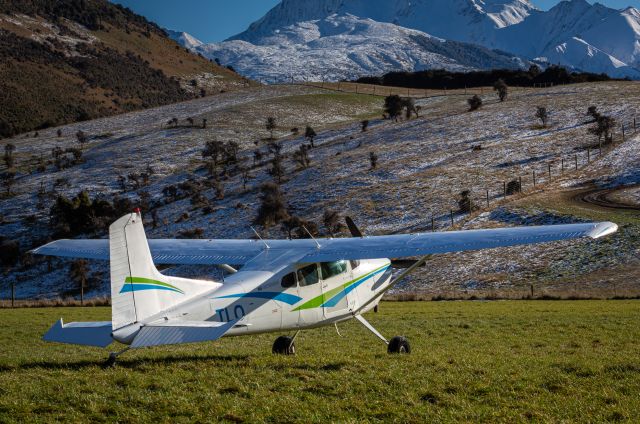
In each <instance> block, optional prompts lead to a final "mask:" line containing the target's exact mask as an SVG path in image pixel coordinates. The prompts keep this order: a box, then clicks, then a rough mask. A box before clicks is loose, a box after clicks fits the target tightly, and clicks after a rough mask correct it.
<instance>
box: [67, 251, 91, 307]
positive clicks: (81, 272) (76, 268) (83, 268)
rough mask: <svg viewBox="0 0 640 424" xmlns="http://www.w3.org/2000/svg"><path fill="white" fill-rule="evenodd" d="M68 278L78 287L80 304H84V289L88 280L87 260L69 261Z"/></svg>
mask: <svg viewBox="0 0 640 424" xmlns="http://www.w3.org/2000/svg"><path fill="white" fill-rule="evenodd" d="M69 278H71V281H73V282H74V283H76V284H77V285H78V287H79V288H80V304H81V305H84V289H85V287H86V286H87V281H88V269H87V261H85V260H84V259H78V260H75V261H73V262H71V267H70V268H69Z"/></svg>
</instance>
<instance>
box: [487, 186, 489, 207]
mask: <svg viewBox="0 0 640 424" xmlns="http://www.w3.org/2000/svg"><path fill="white" fill-rule="evenodd" d="M488 207H489V189H487V208H488Z"/></svg>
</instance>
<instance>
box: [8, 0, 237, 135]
mask: <svg viewBox="0 0 640 424" xmlns="http://www.w3.org/2000/svg"><path fill="white" fill-rule="evenodd" d="M0 58H1V60H0V103H1V104H2V108H1V109H0V137H7V136H11V135H15V134H19V133H23V132H26V131H32V130H39V129H42V128H47V127H51V126H56V125H60V124H65V123H71V122H77V121H84V120H88V119H94V118H97V117H101V116H109V115H115V114H119V113H122V112H127V111H131V110H137V109H144V108H149V107H154V106H159V105H165V104H169V103H175V102H179V101H184V100H188V99H192V98H194V97H198V96H202V95H210V94H215V93H219V92H221V91H228V90H232V89H236V88H239V87H242V86H244V85H245V84H246V82H245V80H244V79H243V78H241V77H240V76H238V75H237V74H235V73H234V72H231V71H229V70H228V69H226V68H222V67H220V66H218V65H216V64H214V63H211V62H210V61H209V60H207V59H204V58H202V57H199V56H197V55H195V54H192V53H191V52H189V51H187V50H185V49H184V48H182V47H180V46H179V45H178V44H176V43H175V42H174V41H173V40H171V39H170V38H169V37H168V36H167V35H166V33H165V32H164V31H163V30H161V29H160V28H158V27H157V26H156V25H155V24H153V23H151V22H148V21H147V20H146V19H144V18H143V17H141V16H138V15H135V14H133V13H132V12H131V11H129V10H128V9H125V8H122V7H121V6H119V5H115V4H112V3H110V2H108V1H106V0H83V1H80V0H56V1H45V0H38V1H22V0H0Z"/></svg>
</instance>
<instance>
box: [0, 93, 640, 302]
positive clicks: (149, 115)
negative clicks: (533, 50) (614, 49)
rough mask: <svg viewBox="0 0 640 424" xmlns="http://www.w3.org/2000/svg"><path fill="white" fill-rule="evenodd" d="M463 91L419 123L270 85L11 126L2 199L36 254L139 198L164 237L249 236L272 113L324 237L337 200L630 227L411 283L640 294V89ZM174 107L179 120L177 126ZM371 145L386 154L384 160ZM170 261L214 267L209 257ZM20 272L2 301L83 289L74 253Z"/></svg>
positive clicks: (295, 189)
mask: <svg viewBox="0 0 640 424" xmlns="http://www.w3.org/2000/svg"><path fill="white" fill-rule="evenodd" d="M462 93H463V92H462V91H460V92H458V94H456V92H451V93H449V94H448V95H443V94H444V93H443V92H437V93H430V94H431V95H432V96H434V94H435V96H434V97H429V98H424V99H419V100H417V104H418V105H419V106H421V109H420V112H419V114H420V116H419V117H417V118H416V117H415V116H414V117H412V119H409V120H406V119H401V120H400V121H399V122H393V121H390V120H382V119H380V118H379V117H380V116H381V113H382V110H381V109H382V105H383V103H384V98H382V97H377V96H371V95H363V94H350V93H339V92H332V91H329V90H326V89H320V88H314V87H301V86H270V87H255V88H247V89H244V90H240V91H237V92H233V93H224V94H221V95H219V96H216V97H211V98H201V99H196V100H192V101H188V102H183V103H179V104H175V105H168V106H164V107H159V108H154V109H149V110H145V111H139V112H131V113H127V114H124V115H119V116H115V117H110V118H103V119H99V120H95V121H88V122H83V123H80V124H74V125H68V126H64V127H60V128H51V129H47V130H43V131H41V132H40V135H39V139H38V143H33V141H32V139H24V138H22V137H21V138H14V139H11V140H8V141H9V142H11V143H13V144H14V145H15V146H16V150H15V152H14V158H15V162H16V169H17V170H18V174H17V175H16V178H15V184H14V185H13V186H12V187H11V192H12V194H11V195H10V196H7V195H3V197H4V198H3V199H2V200H0V214H1V215H2V218H1V219H0V221H1V222H2V224H0V237H4V238H6V239H8V240H13V241H17V242H19V243H20V249H21V252H24V251H26V250H28V249H30V248H32V247H35V246H38V245H39V244H42V243H44V242H45V241H46V240H47V239H49V238H51V237H54V235H56V234H59V235H64V236H69V235H72V236H73V235H80V234H81V233H82V232H85V236H88V237H100V236H104V234H105V232H104V228H105V225H107V224H108V223H109V221H110V219H111V216H112V215H117V214H119V213H123V212H127V211H129V210H131V209H132V208H133V207H134V206H136V205H141V206H142V207H143V210H144V217H145V223H146V224H147V231H148V232H149V236H150V238H173V237H185V238H192V237H203V238H204V237H206V238H247V237H252V234H253V233H252V231H251V229H250V225H252V224H253V221H254V219H255V217H256V213H257V211H258V207H259V205H260V186H261V185H262V184H263V183H265V182H268V181H273V180H274V176H272V175H271V174H270V172H269V171H270V169H271V168H272V165H271V157H272V155H271V154H270V153H269V150H270V149H269V147H268V145H267V144H268V143H267V141H265V138H266V137H268V136H269V132H268V131H267V130H266V128H265V121H266V119H267V117H270V116H271V117H274V118H275V120H276V123H277V128H276V130H275V131H274V136H275V137H276V138H278V139H279V141H280V143H281V144H282V154H283V155H284V159H283V167H284V175H283V177H282V181H281V189H282V192H283V194H284V199H285V201H286V203H287V205H288V210H289V213H290V214H291V215H295V216H298V217H301V218H303V219H304V220H306V221H311V222H313V223H314V224H315V225H316V226H317V227H318V229H319V233H320V234H327V230H326V229H325V227H324V224H323V216H324V213H325V210H334V211H337V212H338V213H339V214H340V215H342V216H344V215H350V216H352V217H353V218H354V219H355V220H356V221H357V222H358V223H359V224H360V225H361V226H362V227H363V228H364V229H365V230H366V232H367V233H368V234H383V233H397V232H413V231H430V230H431V225H432V221H431V219H432V217H433V219H434V225H435V228H436V229H439V230H446V229H449V228H450V226H451V224H450V220H451V216H450V212H451V211H452V210H453V212H454V216H453V218H454V221H455V225H456V227H458V228H477V227H493V226H505V225H506V226H508V225H523V224H527V225H531V224H542V223H565V222H580V221H584V220H598V221H599V220H611V221H614V222H616V223H618V224H620V226H621V230H620V232H619V233H618V234H617V235H615V236H614V237H611V238H607V239H606V240H601V241H597V242H585V241H576V242H564V243H557V244H552V245H545V246H531V247H524V248H517V249H499V250H496V251H485V252H471V253H465V254H451V255H442V256H436V257H434V258H433V259H432V261H431V263H430V266H429V268H428V269H425V270H424V271H421V272H420V273H418V274H416V276H415V278H412V279H411V280H409V281H407V282H406V284H405V285H403V286H402V287H399V288H398V292H397V293H418V294H419V295H420V296H426V297H432V296H463V297H464V296H466V297H469V296H491V295H504V296H516V297H522V296H525V295H528V294H529V293H530V290H531V287H530V285H531V284H533V285H535V293H536V295H542V294H546V295H557V296H565V297H566V296H568V295H573V294H575V295H576V296H579V295H589V296H596V297H612V296H614V295H623V294H624V295H638V294H640V287H638V286H637V281H638V280H637V278H635V277H634V275H638V274H640V272H639V270H640V268H638V265H639V264H638V259H637V258H638V237H639V235H640V225H639V224H638V220H637V215H636V214H637V208H638V202H639V201H638V185H639V184H640V175H639V174H638V172H637V170H638V169H640V156H639V154H638V152H640V148H639V146H638V144H639V143H640V138H638V137H636V136H635V134H634V131H633V130H632V127H633V118H634V115H633V113H632V112H630V111H633V110H636V109H637V108H638V107H640V90H639V89H638V87H637V86H636V85H635V84H634V83H631V82H602V83H589V84H576V85H570V86H561V87H553V88H547V89H526V90H522V89H518V90H516V89H512V90H511V94H510V96H509V98H508V99H507V101H505V102H503V103H501V102H499V101H497V98H496V96H495V94H494V93H493V92H491V91H487V90H486V89H485V91H484V94H482V98H483V100H484V103H485V105H484V106H483V107H482V108H481V109H480V110H479V111H477V112H468V107H467V104H466V100H467V98H468V96H469V95H470V94H469V95H467V96H464V95H459V94H462ZM478 94H480V92H479V91H478ZM621 99H624V101H622V100H621ZM592 104H593V105H595V106H597V107H598V110H600V112H601V113H603V114H606V115H610V116H612V117H614V118H615V119H616V120H617V126H616V135H615V140H616V144H615V145H614V146H613V147H612V148H611V149H605V150H603V153H602V154H601V155H600V152H599V151H598V148H597V146H598V144H597V137H595V136H594V135H592V134H590V133H589V132H588V129H589V128H590V127H591V126H592V124H590V123H589V120H590V118H589V117H588V116H587V115H586V108H587V106H589V105H592ZM537 106H545V107H547V109H548V111H549V113H550V117H551V118H550V121H549V123H548V126H547V127H542V126H541V125H540V121H538V120H537V119H536V118H535V116H534V115H535V111H536V107H537ZM172 118H176V120H177V124H173V123H172V124H167V123H168V122H169V121H170V120H171V121H174V120H173V119H172ZM189 118H191V119H192V120H193V124H191V123H190V120H189ZM203 119H206V120H207V125H206V128H203V127H202V120H203ZM364 119H368V120H369V121H370V123H369V128H368V130H367V131H366V132H362V130H361V124H360V121H362V120H364ZM623 123H624V124H625V128H626V138H625V140H624V142H622V140H621V133H620V128H621V127H620V125H621V124H623ZM305 125H311V126H312V127H314V129H315V130H316V132H317V134H318V136H317V137H316V139H315V145H316V147H315V148H313V149H311V150H310V151H309V158H310V161H311V163H310V166H309V167H308V168H304V167H301V166H300V164H299V163H298V162H297V161H296V160H295V155H294V153H295V152H296V151H298V150H299V149H300V146H301V145H302V144H306V143H308V141H306V140H305V139H304V137H303V136H302V134H304V128H305ZM294 128H298V130H299V131H298V132H297V133H296V132H293V131H292V129H294ZM58 129H60V131H61V133H62V136H61V137H58V135H57V131H58ZM79 130H81V131H83V132H84V133H86V134H87V138H88V142H87V143H86V144H85V145H84V147H83V151H82V155H81V159H80V160H79V161H75V160H74V159H73V157H72V156H71V153H67V154H66V156H67V157H68V159H66V160H61V159H59V158H58V159H56V157H54V156H52V151H53V152H56V151H59V150H56V149H60V150H62V151H63V152H64V151H69V152H73V149H74V148H76V149H77V148H78V147H80V146H79V144H78V142H77V140H76V137H75V134H76V132H77V131H79ZM212 140H218V141H221V142H224V143H227V144H228V143H230V142H235V143H237V155H236V160H234V161H231V162H229V161H230V159H225V161H227V165H219V166H218V168H217V171H216V172H215V174H214V175H210V173H209V172H208V171H207V162H206V161H205V160H203V157H202V152H203V149H204V148H205V143H206V141H212ZM588 149H589V150H588ZM256 152H260V154H259V156H258V155H257V154H256ZM371 152H374V153H375V154H376V155H377V157H378V161H377V166H376V168H375V169H371V165H370V154H371ZM575 160H577V163H578V168H579V169H578V170H577V171H576V170H575V169H574V166H575V165H574V161H575ZM561 164H564V169H563V168H562V167H561V166H562V165H561ZM2 166H3V165H2ZM147 166H148V167H149V168H147ZM549 167H551V172H552V176H551V178H549V174H548V172H549ZM1 170H2V169H0V171H1ZM245 171H246V172H245ZM534 171H535V173H536V177H535V179H536V185H535V186H534V184H533V178H532V173H533V172H534ZM143 174H146V177H145V176H144V175H143ZM519 177H522V185H523V188H524V191H525V193H524V194H523V195H515V196H508V197H507V198H506V199H504V198H503V184H504V183H507V182H512V181H514V180H516V181H517V179H518V178H519ZM216 180H217V181H218V182H216ZM82 190H86V192H87V193H88V200H94V199H97V200H98V201H108V202H109V204H104V203H100V202H98V203H96V204H95V205H94V206H92V207H91V208H92V209H90V210H93V213H95V214H96V215H92V214H89V215H88V218H87V220H86V221H80V222H77V223H75V224H74V225H71V226H70V228H69V227H67V228H65V226H64V225H62V226H61V225H60V224H61V223H60V222H57V221H56V219H57V218H56V216H57V215H58V214H52V212H55V209H54V208H53V207H54V205H58V206H56V207H57V208H60V207H68V206H65V205H68V203H66V201H63V202H62V203H58V199H59V196H63V198H66V199H73V198H75V197H76V196H77V195H78V194H79V193H80V192H81V191H82ZM465 190H469V191H470V198H471V199H472V201H473V203H474V204H475V205H477V206H478V207H479V208H480V209H479V210H477V211H474V213H472V214H464V213H458V212H457V211H458V208H459V203H458V202H459V200H460V193H461V192H463V191H465ZM486 190H489V193H488V194H489V202H490V204H489V205H488V206H487V204H486V195H487V193H486ZM602 190H605V191H606V190H610V191H611V190H613V191H612V192H611V193H608V194H607V193H602ZM590 193H592V194H590ZM583 197H584V198H586V199H587V200H586V201H583V200H582V199H583ZM591 198H593V199H594V200H593V201H592V200H589V199H591ZM599 199H600V200H599ZM602 199H604V200H602ZM607 199H609V200H607ZM86 201H87V199H86V198H83V197H80V198H78V199H77V201H76V202H77V203H76V205H77V206H78V207H80V206H82V205H85V206H86V205H87V203H86ZM597 202H600V203H604V204H605V206H601V205H600V206H599V205H596V204H595V203H597ZM607 202H608V203H609V204H610V205H609V207H608V206H606V205H607ZM622 204H629V205H632V206H630V208H629V207H626V206H624V207H623V206H620V205H622ZM611 205H613V207H611ZM633 205H635V206H633ZM85 206H82V207H85ZM633 208H636V209H633ZM98 214H99V215H98ZM74 230H75V231H74ZM260 231H261V232H262V234H263V235H264V236H270V237H274V238H282V237H285V236H286V232H285V231H284V230H283V228H282V226H281V225H277V226H274V227H272V228H270V229H269V230H264V229H261V230H260ZM343 235H344V234H343ZM89 269H90V271H89V276H90V281H92V283H91V284H92V289H91V293H92V294H102V293H106V292H107V287H108V275H109V274H108V267H107V266H106V264H101V263H95V264H91V265H90V268H89ZM168 272H170V273H173V274H175V275H191V276H210V275H214V276H215V275H216V270H213V269H211V268H207V267H197V268H191V267H176V268H172V269H171V270H169V271H168ZM5 273H6V276H5V278H4V285H3V286H2V287H0V296H6V294H7V290H8V285H9V284H11V283H12V282H15V283H16V284H17V290H18V295H19V296H21V297H33V296H44V297H55V296H65V295H68V294H74V293H75V291H74V283H73V282H71V281H70V279H69V262H68V261H63V260H57V259H54V260H52V261H50V262H48V261H46V260H42V259H39V258H38V259H37V260H36V262H35V263H34V262H31V259H29V258H28V257H25V258H24V259H23V260H22V261H18V262H17V264H15V266H13V267H11V268H5ZM576 284H578V287H579V290H578V289H577V288H576ZM3 293H4V295H3Z"/></svg>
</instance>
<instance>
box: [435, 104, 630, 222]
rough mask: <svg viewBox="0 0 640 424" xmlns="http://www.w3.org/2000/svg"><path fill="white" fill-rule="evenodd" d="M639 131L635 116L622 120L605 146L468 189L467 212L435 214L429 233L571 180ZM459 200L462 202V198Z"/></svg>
mask: <svg viewBox="0 0 640 424" xmlns="http://www.w3.org/2000/svg"><path fill="white" fill-rule="evenodd" d="M637 130H638V127H637V120H636V117H635V116H633V117H630V118H629V117H628V118H626V119H623V120H622V122H621V123H619V126H618V127H617V130H615V131H613V132H612V133H611V135H610V140H608V141H607V142H606V143H605V142H604V141H602V140H601V141H600V142H599V143H596V144H591V145H586V146H585V147H584V148H583V150H581V151H578V152H576V153H574V154H572V155H560V156H556V157H554V158H551V159H550V160H548V161H546V162H545V163H543V164H539V165H538V166H532V167H530V169H529V170H527V172H520V173H515V174H513V175H511V176H510V177H508V178H499V179H496V180H494V181H493V182H492V183H490V184H485V186H486V188H485V189H484V190H481V191H478V190H476V191H475V192H474V191H472V190H467V194H466V195H465V196H464V197H466V198H467V199H468V202H467V201H465V202H461V203H459V204H462V205H468V206H469V207H468V209H467V210H465V209H460V208H459V209H457V210H456V209H453V208H452V209H450V210H449V211H447V212H446V213H440V214H433V215H432V217H431V223H430V228H429V229H430V230H431V231H439V230H443V229H444V230H446V229H447V228H452V227H455V226H456V221H459V220H461V219H463V218H464V217H465V216H468V215H470V214H471V213H473V212H477V211H478V210H485V211H486V210H491V209H492V207H494V206H496V205H497V204H501V203H503V202H505V201H507V200H508V199H509V198H510V197H512V196H516V195H523V194H531V193H534V192H537V191H539V190H540V189H542V188H544V187H545V186H546V185H548V184H550V183H553V182H555V181H558V180H560V179H562V178H566V177H571V176H572V175H575V174H576V173H577V172H578V171H580V170H582V169H583V168H586V167H588V166H590V165H591V164H592V163H593V162H595V161H597V160H598V159H600V158H603V157H604V156H605V155H606V154H607V153H609V152H611V151H612V150H613V149H615V147H616V146H618V145H620V144H621V143H624V142H625V141H626V140H627V139H628V138H630V137H633V136H634V135H635V134H636V132H637ZM459 200H463V199H462V198H461V199H459Z"/></svg>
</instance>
